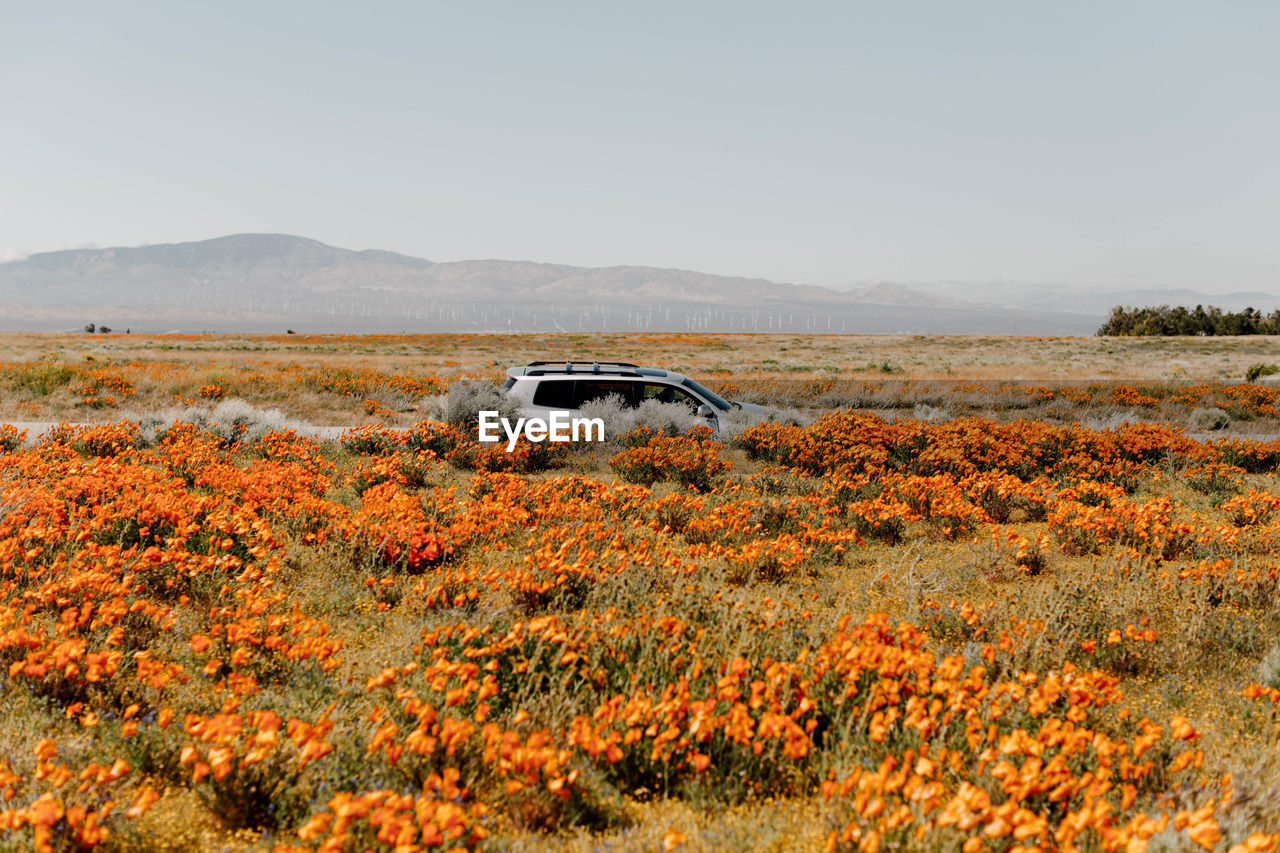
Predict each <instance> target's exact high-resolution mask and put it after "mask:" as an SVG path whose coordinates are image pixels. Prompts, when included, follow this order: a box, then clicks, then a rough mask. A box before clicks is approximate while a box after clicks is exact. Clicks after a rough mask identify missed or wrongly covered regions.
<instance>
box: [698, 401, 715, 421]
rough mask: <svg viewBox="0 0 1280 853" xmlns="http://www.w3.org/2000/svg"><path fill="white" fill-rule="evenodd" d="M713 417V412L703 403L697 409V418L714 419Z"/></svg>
mask: <svg viewBox="0 0 1280 853" xmlns="http://www.w3.org/2000/svg"><path fill="white" fill-rule="evenodd" d="M715 416H716V413H715V410H714V409H712V408H711V407H710V406H708V405H707V404H706V403H703V404H702V405H701V406H699V407H698V417H700V418H714V417H715Z"/></svg>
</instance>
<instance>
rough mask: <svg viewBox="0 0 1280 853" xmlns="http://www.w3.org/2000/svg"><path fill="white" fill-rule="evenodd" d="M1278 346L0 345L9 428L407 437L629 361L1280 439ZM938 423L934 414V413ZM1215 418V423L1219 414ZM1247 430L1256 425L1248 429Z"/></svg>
mask: <svg viewBox="0 0 1280 853" xmlns="http://www.w3.org/2000/svg"><path fill="white" fill-rule="evenodd" d="M1278 346H1280V341H1277V339H1275V338H1267V337H1237V338H992V337H925V336H905V335H870V336H869V335H862V336H842V335H831V336H810V337H796V336H791V335H711V336H702V335H591V336H587V335H567V334H566V335H556V336H542V335H454V336H446V335H417V336H382V337H351V336H323V337H312V336H304V335H280V336H253V337H241V336H185V335H164V336H147V335H120V334H109V335H100V334H99V335H88V334H71V335H51V334H50V335H44V334H5V335H0V416H3V417H7V418H9V419H12V420H21V421H62V420H66V421H71V422H83V421H91V420H102V419H118V418H125V417H128V418H133V419H135V420H137V419H141V418H144V417H149V416H157V415H160V414H176V413H179V412H181V411H183V410H185V409H187V408H189V407H191V406H197V407H200V406H203V407H211V406H212V405H216V403H217V402H218V401H219V400H221V399H224V398H237V399H242V400H245V401H247V402H249V403H251V404H252V405H254V406H257V407H259V408H265V409H275V410H278V411H279V412H280V414H281V416H282V417H284V418H287V419H291V420H295V421H298V422H306V423H313V424H329V425H357V424H364V423H373V422H378V423H384V424H386V425H396V426H408V425H411V424H413V423H415V422H417V421H418V420H420V419H421V418H422V417H423V416H424V413H425V412H424V410H423V407H422V403H423V399H424V397H427V396H429V395H433V394H438V393H440V392H441V391H442V390H443V389H444V388H445V387H446V386H447V384H448V383H449V382H451V381H454V380H457V379H462V378H479V379H488V380H500V379H502V378H503V375H504V371H505V369H506V368H507V367H509V366H512V365H518V364H524V363H525V362H527V361H531V360H534V359H552V360H556V359H561V358H571V359H574V360H586V361H591V360H594V359H601V358H604V359H614V360H630V361H634V362H636V363H639V364H651V365H656V366H662V367H667V368H669V369H674V370H678V371H683V372H687V373H689V374H690V375H693V376H695V377H696V378H698V379H700V380H701V381H704V382H705V383H707V384H709V385H712V386H715V387H718V388H719V389H721V390H722V391H724V392H725V393H728V394H731V395H733V396H734V397H736V398H739V399H743V400H747V401H751V402H759V403H768V404H771V405H777V406H781V407H786V408H796V409H801V410H813V409H818V410H826V409H833V408H840V407H854V408H862V409H873V410H883V411H885V412H886V413H888V414H890V415H893V414H906V415H908V416H914V415H915V414H916V413H915V411H914V410H915V408H916V407H917V406H921V407H926V408H923V409H922V411H921V413H920V414H921V415H922V416H930V415H934V416H936V415H939V414H940V415H943V416H948V415H960V414H976V415H981V416H985V417H992V418H997V419H1004V418H1010V417H1012V418H1019V417H1035V418H1039V419H1044V420H1051V421H1054V422H1057V423H1071V422H1087V421H1089V420H1090V419H1092V420H1093V421H1094V422H1095V423H1096V424H1097V425H1104V424H1109V423H1113V422H1114V423H1117V424H1118V423H1120V422H1122V421H1123V420H1125V419H1128V420H1154V421H1160V422H1165V423H1176V424H1179V425H1182V426H1186V427H1188V428H1190V429H1192V430H1194V431H1205V430H1208V429H1211V428H1214V426H1215V424H1222V423H1223V422H1224V420H1225V421H1226V422H1230V423H1234V424H1235V425H1236V428H1238V429H1239V430H1241V431H1244V432H1257V433H1269V432H1276V431H1277V430H1280V422H1277V421H1276V420H1275V419H1274V418H1273V417H1271V415H1270V414H1269V413H1268V412H1266V411H1265V406H1264V407H1263V409H1261V410H1260V409H1259V406H1258V405H1257V401H1258V400H1264V401H1269V400H1270V399H1271V397H1272V395H1271V393H1270V391H1271V387H1270V386H1266V387H1263V386H1258V385H1253V386H1247V387H1243V388H1242V387H1235V388H1232V387H1230V386H1232V385H1239V384H1240V383H1241V381H1242V379H1243V377H1244V376H1245V374H1246V372H1247V371H1248V369H1249V367H1250V366H1252V365H1256V364H1265V363H1269V362H1270V361H1271V360H1272V359H1275V358H1277V356H1276V353H1277V351H1278V349H1277V347H1278ZM931 410H938V411H936V412H934V411H931ZM1209 410H1217V411H1209ZM1255 421H1260V422H1257V423H1253V422H1255Z"/></svg>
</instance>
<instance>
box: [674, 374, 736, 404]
mask: <svg viewBox="0 0 1280 853" xmlns="http://www.w3.org/2000/svg"><path fill="white" fill-rule="evenodd" d="M684 384H685V387H687V388H692V389H693V390H694V391H697V392H698V393H699V394H701V395H702V396H703V397H705V398H706V399H707V400H708V401H710V403H711V405H713V406H715V407H716V408H717V409H720V410H721V411H723V412H727V411H729V410H730V409H732V408H733V404H731V403H730V402H729V401H728V400H726V399H725V398H724V397H721V396H720V395H719V394H717V393H716V392H714V391H712V390H710V389H709V388H707V387H706V386H705V385H701V384H699V383H697V382H694V381H693V380H692V379H690V378H689V377H687V376H686V377H685V378H684Z"/></svg>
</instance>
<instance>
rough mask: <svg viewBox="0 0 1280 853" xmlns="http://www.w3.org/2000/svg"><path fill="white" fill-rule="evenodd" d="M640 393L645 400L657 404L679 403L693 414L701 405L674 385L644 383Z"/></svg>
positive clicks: (686, 392) (700, 402) (697, 400)
mask: <svg viewBox="0 0 1280 853" xmlns="http://www.w3.org/2000/svg"><path fill="white" fill-rule="evenodd" d="M642 393H643V395H644V399H646V400H657V401H658V402H659V403H680V404H682V405H685V406H688V407H689V410H690V411H694V412H696V411H697V410H698V407H699V406H701V405H702V401H701V400H699V399H698V398H697V397H694V396H693V395H692V394H690V393H689V392H688V391H685V390H682V389H680V388H677V387H676V386H674V385H656V384H652V383H646V384H645V386H644V391H643V392H642Z"/></svg>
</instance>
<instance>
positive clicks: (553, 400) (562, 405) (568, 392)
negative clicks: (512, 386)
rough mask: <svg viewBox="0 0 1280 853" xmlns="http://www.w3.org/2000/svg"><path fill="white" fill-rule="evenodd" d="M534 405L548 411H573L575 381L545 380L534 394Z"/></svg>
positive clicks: (539, 384)
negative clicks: (543, 407)
mask: <svg viewBox="0 0 1280 853" xmlns="http://www.w3.org/2000/svg"><path fill="white" fill-rule="evenodd" d="M533 404H534V405H535V406H545V407H546V408H548V409H572V408H574V405H575V404H574V402H573V380H572V379H544V380H542V381H541V382H539V383H538V387H537V388H536V389H535V390H534V392H533Z"/></svg>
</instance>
